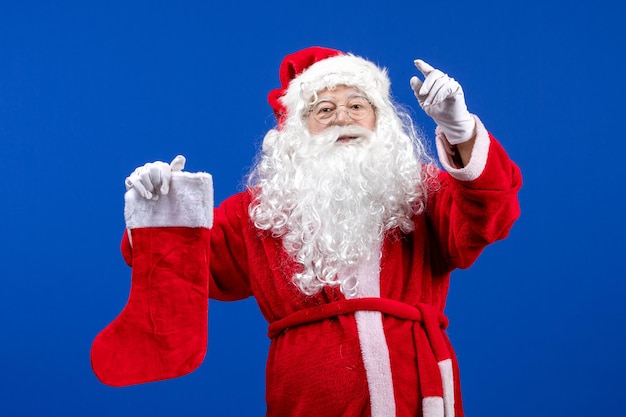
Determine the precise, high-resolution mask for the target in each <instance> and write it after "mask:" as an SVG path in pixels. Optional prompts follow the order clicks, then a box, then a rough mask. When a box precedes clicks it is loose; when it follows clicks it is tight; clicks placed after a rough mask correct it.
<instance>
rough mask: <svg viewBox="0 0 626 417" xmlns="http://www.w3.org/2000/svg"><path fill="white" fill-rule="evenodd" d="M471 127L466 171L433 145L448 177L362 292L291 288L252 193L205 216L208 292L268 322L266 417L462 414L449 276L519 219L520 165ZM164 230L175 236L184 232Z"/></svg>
mask: <svg viewBox="0 0 626 417" xmlns="http://www.w3.org/2000/svg"><path fill="white" fill-rule="evenodd" d="M477 131H478V138H477V141H476V145H475V148H474V153H473V154H472V160H471V162H470V164H469V165H468V166H467V167H465V168H462V169H456V168H454V167H453V166H451V165H449V164H448V163H447V162H446V159H445V157H444V153H443V150H442V148H441V147H440V146H439V145H438V148H439V154H440V158H441V159H442V164H443V165H444V167H445V168H446V170H447V172H446V171H442V172H441V174H440V176H439V182H440V187H439V188H438V189H437V190H435V191H433V192H432V193H431V194H430V195H429V198H428V204H427V209H426V211H425V212H424V213H423V214H420V215H417V216H415V218H414V223H415V230H414V231H413V232H412V233H411V234H401V233H400V232H399V231H397V230H396V231H393V232H391V233H389V234H388V235H387V236H386V237H385V240H384V242H383V243H382V248H381V251H382V256H381V258H380V265H378V264H377V263H376V262H377V261H376V262H374V263H373V264H371V265H363V267H362V269H361V274H360V279H361V280H362V281H363V283H362V284H363V287H364V288H365V290H364V292H362V293H360V294H359V295H358V296H357V297H356V298H354V299H350V300H347V299H346V297H345V296H344V295H343V294H342V293H341V292H340V291H339V290H338V288H326V289H324V290H323V291H321V292H320V293H319V294H317V295H314V296H306V295H304V294H303V293H302V292H300V290H299V289H298V288H297V287H296V286H295V285H294V284H293V282H292V276H293V274H294V273H295V272H296V271H297V266H296V265H295V264H294V262H293V261H292V260H291V259H289V257H288V256H287V254H286V253H285V251H284V250H283V248H282V244H281V241H280V240H279V239H275V238H273V237H271V235H270V234H269V233H268V232H264V231H260V230H258V229H257V228H255V227H254V225H253V224H252V222H251V220H250V218H249V215H248V208H249V205H250V202H251V199H252V196H251V193H250V192H243V193H239V194H236V195H234V196H232V197H230V198H229V199H227V200H226V201H224V202H223V203H222V204H221V205H220V206H219V207H218V208H216V209H215V210H214V218H213V225H212V228H211V229H210V232H209V233H206V234H205V235H203V236H206V239H207V240H209V239H210V245H209V244H208V243H207V245H206V248H207V249H206V255H207V258H208V260H209V265H210V266H209V274H208V280H209V283H208V289H209V297H210V298H214V299H217V300H223V301H234V300H241V299H244V298H247V297H250V296H253V297H255V298H256V300H257V302H258V305H259V307H260V310H261V312H262V314H263V315H264V317H265V318H266V319H267V321H268V323H270V327H269V336H270V337H271V339H272V342H271V345H270V350H269V357H268V361H267V386H266V392H267V393H266V398H267V415H268V416H291V417H298V416H303V417H304V416H311V415H320V416H327V417H330V416H375V417H378V416H422V415H423V416H427V417H431V416H438V417H439V416H441V417H443V416H446V417H450V416H462V415H463V410H462V403H461V396H460V383H459V372H458V366H457V360H456V357H455V355H454V353H453V351H452V347H451V345H450V342H449V340H448V338H447V335H446V333H445V327H446V326H447V321H446V318H445V316H444V315H443V312H444V308H445V302H446V296H447V292H448V286H449V279H450V273H451V272H452V271H453V270H454V269H456V268H467V267H469V266H470V265H471V264H472V263H473V262H474V261H475V260H476V258H477V257H478V256H479V254H480V253H481V251H482V250H483V249H484V247H485V246H486V245H488V244H489V243H492V242H494V241H496V240H499V239H502V238H504V237H506V236H507V234H508V232H509V230H510V228H511V226H512V224H513V222H514V221H515V220H516V219H517V217H518V216H519V205H518V200H517V191H518V189H519V187H520V186H521V176H520V172H519V169H518V168H517V166H516V165H515V164H514V163H512V162H511V161H510V159H509V158H508V156H507V154H506V153H505V151H504V150H503V149H502V147H501V146H500V144H499V143H498V142H496V140H495V139H494V138H493V137H492V136H491V135H490V134H488V133H487V131H486V130H484V127H483V126H482V124H481V123H480V121H478V120H477ZM438 140H441V133H439V136H438ZM172 230H174V234H173V236H176V234H177V233H180V238H181V239H183V236H184V235H185V229H184V228H183V229H180V230H177V229H172ZM132 236H133V239H137V238H141V236H140V235H139V234H138V235H137V236H135V235H134V234H133V235H132ZM170 239H172V237H170ZM173 239H177V238H176V237H174V238H173ZM132 246H133V245H131V244H130V241H129V240H128V238H127V237H126V236H125V239H124V241H123V243H122V249H123V253H124V256H125V258H126V260H127V262H128V263H129V265H131V266H133V268H136V267H137V265H134V263H133V259H137V254H136V253H133V248H132ZM134 246H135V247H137V245H136V244H135V245H134ZM135 250H136V248H135ZM187 262H189V260H187ZM203 262H205V260H203ZM172 267H173V268H176V265H175V264H174V265H172ZM187 268H188V267H187ZM188 269H189V268H188Z"/></svg>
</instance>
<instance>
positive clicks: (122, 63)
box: [0, 0, 626, 417]
mask: <svg viewBox="0 0 626 417" xmlns="http://www.w3.org/2000/svg"><path fill="white" fill-rule="evenodd" d="M624 11H625V10H624V5H623V4H622V3H620V2H609V1H607V0H599V1H596V2H593V3H589V2H582V1H576V0H575V1H555V0H543V1H538V0H529V1H525V2H513V3H511V2H508V3H507V2H497V1H486V0H478V1H472V2H465V1H459V0H451V1H448V2H445V3H442V2H434V1H428V2H427V1H419V0H412V1H407V0H398V1H394V2H383V3H381V2H378V1H372V0H362V1H361V2H356V3H355V2H331V3H328V2H325V3H316V2H313V3H303V2H295V3H294V2H292V1H284V0H277V1H252V0H240V1H233V2H204V1H199V0H197V1H191V0H182V1H176V2H174V1H164V0H157V1H118V0H113V1H106V2H105V1H89V2H85V1H71V0H66V1H63V0H61V1H57V2H45V1H34V0H32V1H31V0H24V1H19V2H17V1H8V0H0V170H1V172H2V174H1V175H0V190H1V196H0V203H1V206H0V207H1V212H0V213H1V216H0V236H2V240H3V243H2V248H3V249H2V251H1V252H0V259H1V262H2V263H1V265H2V268H1V272H0V283H1V287H0V288H1V289H0V326H1V329H2V342H1V343H0V415H2V416H10V417H20V416H24V417H26V416H28V417H32V416H46V417H53V416H63V417H66V416H93V417H99V416H116V417H125V416H150V417H158V416H196V415H197V416H201V415H202V416H209V415H214V416H260V415H263V414H264V412H265V405H264V386H265V382H264V368H265V358H266V355H267V350H268V346H269V340H268V339H267V336H266V330H267V329H266V323H265V322H264V320H263V318H262V317H261V315H260V313H259V311H258V308H257V306H256V304H255V301H254V300H253V299H250V300H245V301H241V302H235V303H219V302H213V301H212V302H211V303H210V313H209V349H208V354H207V356H206V359H205V361H204V363H203V364H202V365H201V366H200V368H198V370H197V371H195V372H194V373H192V374H190V375H187V376H184V377H181V378H177V379H174V380H170V381H163V382H158V383H152V384H144V385H139V386H133V387H128V388H119V389H116V388H111V387H108V386H105V385H102V384H101V383H100V382H99V381H98V380H97V379H96V377H95V376H94V374H93V373H92V371H91V367H90V362H89V349H90V345H91V342H92V340H93V338H94V337H95V336H96V334H97V333H98V332H99V331H100V330H102V329H103V328H104V327H105V326H106V325H107V324H108V323H109V322H110V321H111V320H113V319H114V318H115V317H116V316H117V314H119V312H120V311H121V310H122V309H123V307H124V305H125V303H126V301H127V297H128V292H129V288H130V270H129V268H128V267H127V266H126V265H125V264H124V262H123V261H122V259H121V256H120V253H119V242H120V238H121V235H122V232H123V230H124V219H123V193H124V185H123V181H124V178H125V177H126V176H127V175H128V174H129V173H130V172H132V170H133V169H134V168H135V167H137V166H139V165H142V164H144V163H145V162H149V161H154V160H164V161H169V160H171V158H173V157H174V156H175V155H177V154H184V155H185V156H186V157H187V167H186V169H187V170H189V171H208V172H210V173H211V174H212V175H213V178H214V182H215V200H216V202H217V203H219V202H221V201H222V200H223V199H225V198H226V197H227V196H229V195H230V194H232V193H234V192H236V191H239V190H241V189H242V188H243V178H244V177H245V175H246V173H247V172H248V170H249V168H250V166H251V163H252V162H253V160H254V158H255V155H256V153H257V150H258V149H259V146H260V143H261V140H262V138H263V135H264V133H265V132H266V131H267V130H268V129H270V128H272V127H273V126H274V124H275V120H274V118H273V115H272V111H271V108H270V107H269V105H268V104H267V101H266V96H267V93H268V92H269V91H270V90H271V89H273V88H276V87H278V85H279V81H278V66H279V64H280V61H281V60H282V58H283V57H284V56H285V55H286V54H288V53H291V52H294V51H296V50H298V49H301V48H303V47H306V46H310V45H322V46H328V47H332V48H337V49H341V50H344V51H352V52H354V53H356V54H358V55H361V56H364V57H367V58H369V59H371V60H372V61H374V62H377V63H378V64H380V65H382V66H385V67H387V68H388V70H389V75H390V77H391V79H392V82H393V84H392V90H393V94H394V97H395V99H396V101H398V102H400V103H403V104H405V105H407V106H409V107H411V108H412V109H413V115H414V117H415V121H416V123H417V124H418V125H419V126H420V128H421V129H423V130H424V132H425V133H426V134H427V136H428V138H429V140H430V141H432V139H433V137H434V128H435V126H434V124H433V122H432V121H431V120H430V119H429V118H428V117H427V116H426V115H425V114H424V113H423V112H422V111H421V110H420V109H419V106H418V105H417V102H416V101H415V98H414V97H413V92H412V91H411V89H410V87H409V79H410V77H411V76H412V75H416V74H417V71H416V69H415V68H414V66H413V60H414V59H415V58H423V59H424V60H426V61H427V62H429V63H431V64H433V65H434V66H435V67H437V68H441V69H442V70H444V71H445V72H447V73H449V74H450V75H451V76H453V77H454V78H455V79H457V80H459V82H460V83H461V85H462V86H463V88H464V90H465V94H466V98H467V103H468V107H469V109H470V111H471V112H473V113H476V114H478V115H479V116H480V117H481V119H482V120H483V122H484V123H485V125H486V126H487V128H488V129H489V130H490V131H491V132H492V133H493V134H494V135H495V136H496V137H497V138H498V139H499V140H500V141H501V143H502V144H503V145H504V147H505V148H506V149H507V150H508V152H509V153H510V155H511V157H512V158H513V159H514V160H515V161H516V162H517V163H518V164H519V166H520V167H521V169H522V173H523V176H524V186H523V189H522V192H521V195H520V199H521V206H522V216H521V218H520V220H519V221H518V222H517V223H516V224H515V226H514V228H513V230H512V232H511V234H510V236H509V238H508V239H507V240H504V241H502V242H499V243H497V244H495V245H493V246H491V247H489V248H488V249H487V250H486V251H485V252H484V254H483V255H482V257H481V258H480V259H479V260H478V262H477V263H476V264H475V265H474V266H473V267H472V268H471V269H469V270H465V271H458V272H455V273H454V274H453V277H452V287H451V291H450V295H449V299H448V308H447V310H446V313H447V315H448V316H449V318H450V322H451V324H450V327H449V334H450V337H451V339H452V341H453V343H454V345H455V349H456V351H457V354H458V356H459V360H460V365H461V380H462V386H463V394H464V403H465V408H466V414H467V415H468V416H483V417H489V416H502V415H506V416H508V417H517V416H528V415H533V416H555V415H558V416H565V415H566V416H572V417H573V416H594V415H619V414H620V413H621V412H623V410H622V408H623V407H621V405H620V402H621V398H622V395H623V393H622V389H623V387H624V386H625V384H626V361H625V359H624V353H625V352H626V336H625V333H626V332H625V331H624V329H625V328H626V307H625V303H624V291H625V289H626V284H625V283H624V282H625V277H626V274H625V273H624V271H623V269H622V265H621V264H620V262H621V260H623V259H624V256H625V249H626V245H625V244H624V238H623V236H624V235H625V234H626V233H625V232H626V227H625V221H624V213H625V211H626V206H625V197H624V194H625V192H624V191H625V189H624V181H623V179H622V172H623V165H624V155H625V154H626V144H625V143H626V139H625V135H624V123H623V112H624V108H625V107H624V101H623V100H624V97H626V89H625V87H624V86H625V83H624V81H623V78H624V74H626V65H625V63H624V52H625V50H624V42H623V39H626V30H625V29H624V28H625V25H624V24H623V22H622V20H623V16H624ZM431 146H432V143H431Z"/></svg>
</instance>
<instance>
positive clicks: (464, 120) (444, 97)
mask: <svg viewBox="0 0 626 417" xmlns="http://www.w3.org/2000/svg"><path fill="white" fill-rule="evenodd" d="M414 63H415V66H416V67H417V69H418V70H419V71H420V72H421V73H422V74H423V75H424V81H422V80H420V79H419V78H418V77H415V76H414V77H411V81H410V83H411V88H412V89H413V92H414V93H415V97H417V101H418V102H419V104H420V106H421V107H422V109H424V111H425V112H426V114H428V115H429V116H430V117H432V118H433V120H434V121H435V122H436V123H437V125H439V127H440V128H441V129H442V130H443V133H444V134H445V135H446V139H447V140H448V142H449V143H450V144H451V145H458V144H459V143H463V142H466V141H468V140H470V139H471V138H472V137H473V136H474V128H475V126H476V122H475V121H474V118H473V117H472V115H471V114H470V113H469V111H468V110H467V105H466V104H465V96H464V94H463V89H462V88H461V85H460V84H459V83H458V82H457V81H456V80H455V79H454V78H452V77H449V76H448V75H447V74H445V73H444V72H442V71H440V70H438V69H435V68H433V67H432V66H431V65H429V64H427V63H426V62H424V61H422V60H421V59H416V60H415V61H414Z"/></svg>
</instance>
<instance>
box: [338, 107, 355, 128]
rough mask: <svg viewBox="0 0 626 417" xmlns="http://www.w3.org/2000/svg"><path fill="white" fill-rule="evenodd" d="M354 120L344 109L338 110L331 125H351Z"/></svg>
mask: <svg viewBox="0 0 626 417" xmlns="http://www.w3.org/2000/svg"><path fill="white" fill-rule="evenodd" d="M353 121H354V120H353V119H352V118H351V117H350V114H348V110H347V109H344V108H338V109H337V110H336V113H335V120H333V123H334V124H336V125H338V126H345V125H347V124H350V123H352V122H353Z"/></svg>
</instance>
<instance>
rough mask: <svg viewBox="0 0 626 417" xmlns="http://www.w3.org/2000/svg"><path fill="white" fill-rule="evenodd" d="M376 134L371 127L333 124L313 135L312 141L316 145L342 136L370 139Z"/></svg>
mask: <svg viewBox="0 0 626 417" xmlns="http://www.w3.org/2000/svg"><path fill="white" fill-rule="evenodd" d="M373 135H374V132H372V131H371V130H369V129H366V128H364V127H362V126H358V125H349V126H331V127H329V128H326V129H325V130H324V131H323V132H321V133H318V134H317V135H312V136H311V141H312V142H313V143H315V144H316V145H327V144H332V143H335V142H337V141H338V140H339V138H342V137H352V138H362V139H365V140H369V139H370V138H371V137H372V136H373Z"/></svg>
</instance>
